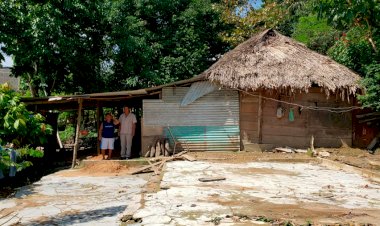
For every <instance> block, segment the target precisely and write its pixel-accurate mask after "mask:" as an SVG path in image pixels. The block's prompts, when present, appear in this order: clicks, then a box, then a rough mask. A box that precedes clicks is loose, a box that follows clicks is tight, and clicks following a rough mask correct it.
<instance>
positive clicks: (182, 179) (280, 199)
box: [134, 162, 380, 225]
mask: <svg viewBox="0 0 380 226" xmlns="http://www.w3.org/2000/svg"><path fill="white" fill-rule="evenodd" d="M202 177H225V178H226V180H223V181H216V182H200V181H199V180H198V179H199V178H202ZM161 188H164V190H161V191H159V192H157V193H154V194H149V195H147V196H146V198H145V206H144V208H142V209H140V210H138V211H137V212H136V213H135V214H134V218H142V223H141V225H150V224H155V223H161V224H168V225H213V223H208V222H210V221H212V220H213V219H219V220H220V223H221V225H238V224H240V223H247V222H248V223H250V224H253V223H259V222H257V221H255V220H254V219H257V218H258V217H257V216H262V215H264V214H265V216H270V217H273V218H275V219H277V218H279V219H281V218H283V219H287V220H290V221H292V222H294V223H299V224H304V223H306V222H307V221H308V220H309V221H312V222H316V223H341V222H360V223H363V222H361V221H364V223H369V222H370V223H373V224H375V225H376V223H379V222H380V216H379V214H380V185H378V184H376V183H372V182H370V181H368V180H367V179H366V178H363V177H362V176H360V175H358V174H354V173H347V172H344V171H337V170H332V169H328V168H325V167H322V166H320V165H316V164H311V163H273V162H251V163H244V164H227V163H210V162H170V163H168V165H167V168H166V170H165V174H164V177H163V179H162V182H161ZM287 208H288V209H291V210H289V211H287ZM317 209H321V210H318V211H319V212H318V213H315V211H316V210H317ZM334 213H335V215H334ZM345 214H346V215H347V214H348V215H350V214H351V215H355V216H358V217H356V218H355V217H351V218H350V217H348V218H350V219H348V220H347V219H345V218H344V217H343V216H345ZM361 214H362V215H361ZM231 216H250V218H251V220H247V219H245V220H239V219H236V218H235V220H234V218H233V217H231ZM359 216H360V217H359ZM363 216H366V217H363ZM252 219H253V220H252Z"/></svg>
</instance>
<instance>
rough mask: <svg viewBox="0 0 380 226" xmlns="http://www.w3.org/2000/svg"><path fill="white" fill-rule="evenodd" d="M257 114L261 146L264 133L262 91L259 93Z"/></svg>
mask: <svg viewBox="0 0 380 226" xmlns="http://www.w3.org/2000/svg"><path fill="white" fill-rule="evenodd" d="M258 108H259V109H258V112H257V135H258V138H259V139H258V140H259V144H261V143H262V142H263V132H262V127H263V126H262V124H263V98H262V94H261V90H260V91H259V107H258Z"/></svg>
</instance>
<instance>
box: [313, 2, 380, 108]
mask: <svg viewBox="0 0 380 226" xmlns="http://www.w3.org/2000/svg"><path fill="white" fill-rule="evenodd" d="M316 10H317V11H318V13H319V16H320V17H321V18H322V17H324V18H327V20H328V22H329V23H330V24H331V25H332V26H334V27H335V28H337V29H341V30H342V31H344V33H343V35H342V36H341V38H340V39H339V41H337V42H336V44H335V45H334V46H333V47H331V49H330V50H329V51H328V54H329V55H330V56H331V57H332V58H333V59H334V60H336V61H338V62H340V63H342V64H344V65H345V66H347V67H349V68H351V69H352V70H354V71H356V72H358V73H359V74H360V75H361V76H362V77H363V83H362V84H363V85H364V87H365V89H366V92H365V94H364V95H363V96H359V97H358V98H359V100H360V101H361V102H362V104H363V105H364V106H366V107H372V108H373V109H375V110H380V108H379V106H380V99H379V98H378V95H379V65H380V53H379V51H378V43H379V42H380V2H379V1H377V0H357V1H346V0H338V1H328V0H323V1H320V2H319V5H318V8H317V9H316Z"/></svg>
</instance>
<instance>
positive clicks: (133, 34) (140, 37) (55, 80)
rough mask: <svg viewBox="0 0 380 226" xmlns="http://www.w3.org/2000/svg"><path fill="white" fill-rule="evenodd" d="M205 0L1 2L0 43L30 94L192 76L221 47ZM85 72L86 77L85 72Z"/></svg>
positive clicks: (216, 19) (213, 12) (219, 27)
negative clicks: (12, 60) (11, 58)
mask: <svg viewBox="0 0 380 226" xmlns="http://www.w3.org/2000/svg"><path fill="white" fill-rule="evenodd" d="M214 5H215V4H214V1H211V0H171V1H157V0H136V1H129V0H116V1H114V0H94V1H81V0H71V1H68V0H62V1H34V0H26V1H24V0H9V1H0V15H1V16H0V19H1V21H2V23H0V43H4V47H3V48H2V49H3V50H4V52H5V53H7V54H9V55H13V56H14V57H15V61H14V63H15V67H14V70H13V73H14V74H15V75H16V76H21V77H22V78H23V79H24V80H25V81H26V83H27V84H28V86H29V89H30V93H31V94H32V95H33V96H45V95H51V94H52V93H74V92H81V93H90V92H103V91H113V90H123V89H131V88H141V87H146V86H152V85H159V84H162V83H167V82H171V81H174V80H179V79H184V78H189V77H192V76H194V75H196V74H198V73H200V72H201V71H203V70H205V69H206V68H207V67H208V66H210V65H211V64H212V63H213V62H214V60H213V59H214V58H215V57H217V56H218V55H220V54H223V53H224V52H225V51H226V50H227V48H228V46H227V45H226V44H224V43H223V42H222V41H221V39H220V38H219V35H218V34H219V33H220V32H221V31H225V30H226V29H228V27H227V26H226V25H225V23H224V22H222V21H221V20H220V16H221V13H220V12H219V10H218V9H217V7H214ZM89 78H91V79H89Z"/></svg>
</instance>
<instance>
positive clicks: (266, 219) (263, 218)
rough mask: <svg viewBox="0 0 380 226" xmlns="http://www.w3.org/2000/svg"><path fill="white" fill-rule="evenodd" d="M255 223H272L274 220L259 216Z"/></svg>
mask: <svg viewBox="0 0 380 226" xmlns="http://www.w3.org/2000/svg"><path fill="white" fill-rule="evenodd" d="M256 221H262V222H268V223H273V221H274V220H273V219H271V218H268V217H265V216H259V217H257V219H256Z"/></svg>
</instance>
